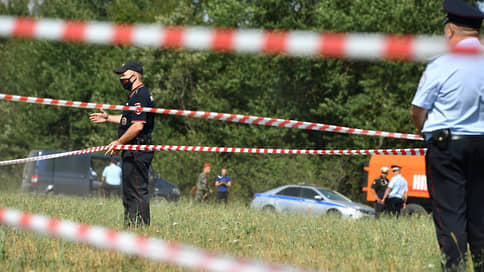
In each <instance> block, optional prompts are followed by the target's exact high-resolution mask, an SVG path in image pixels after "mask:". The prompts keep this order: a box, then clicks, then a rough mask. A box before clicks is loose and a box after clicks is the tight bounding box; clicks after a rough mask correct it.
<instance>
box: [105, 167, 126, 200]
mask: <svg viewBox="0 0 484 272" xmlns="http://www.w3.org/2000/svg"><path fill="white" fill-rule="evenodd" d="M121 178H122V171H121V167H119V166H118V165H117V164H116V161H115V160H113V159H111V161H110V162H109V165H108V166H106V167H105V168H104V170H103V176H102V178H101V181H102V186H101V187H102V190H103V194H104V195H105V196H111V195H113V194H114V195H116V194H118V193H119V188H120V185H121Z"/></svg>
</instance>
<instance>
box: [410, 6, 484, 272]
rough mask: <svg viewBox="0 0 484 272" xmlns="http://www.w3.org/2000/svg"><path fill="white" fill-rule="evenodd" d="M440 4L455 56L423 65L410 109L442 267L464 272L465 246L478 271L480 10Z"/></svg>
mask: <svg viewBox="0 0 484 272" xmlns="http://www.w3.org/2000/svg"><path fill="white" fill-rule="evenodd" d="M443 7H444V10H445V11H446V12H447V18H446V19H445V21H444V35H445V38H446V40H447V42H448V45H449V47H450V48H451V49H453V51H454V52H456V53H459V54H455V53H454V54H446V55H443V56H440V57H438V58H436V59H435V60H433V61H432V62H430V63H429V64H428V65H427V68H426V70H425V72H424V74H423V75H422V78H421V79H420V83H419V86H418V90H417V92H416V94H415V97H414V98H413V101H412V107H411V114H412V119H413V122H414V124H415V127H416V130H417V132H422V133H423V134H424V135H425V139H426V142H427V147H428V148H427V152H426V155H425V162H426V170H427V183H428V184H427V186H428V188H429V194H430V197H431V198H432V215H433V219H434V225H435V229H436V234H437V240H438V242H439V246H440V249H441V251H442V254H443V257H444V259H443V260H444V262H443V270H445V271H447V270H449V271H464V270H467V268H468V266H467V265H466V264H465V262H466V260H467V259H468V258H467V252H468V247H469V249H470V252H471V254H472V261H473V264H474V271H484V202H483V201H482V198H483V196H484V167H483V162H484V56H483V55H482V53H483V46H482V45H481V43H480V41H479V38H480V37H479V36H480V35H479V33H480V29H481V25H482V21H483V19H484V12H482V11H481V10H479V9H478V8H476V7H475V6H472V5H470V4H468V3H466V2H464V1H461V0H445V1H444V6H443ZM462 52H474V54H462ZM478 52H480V54H475V53H478Z"/></svg>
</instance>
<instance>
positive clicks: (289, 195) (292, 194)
mask: <svg viewBox="0 0 484 272" xmlns="http://www.w3.org/2000/svg"><path fill="white" fill-rule="evenodd" d="M300 192H301V188H300V187H296V186H290V187H286V188H284V189H282V190H281V191H279V192H278V193H277V194H276V196H277V205H278V207H279V209H280V211H283V212H289V213H297V212H299V211H300V210H301V208H300V205H301V204H302V202H303V199H302V198H301V197H300Z"/></svg>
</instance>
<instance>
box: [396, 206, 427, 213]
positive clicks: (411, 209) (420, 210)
mask: <svg viewBox="0 0 484 272" xmlns="http://www.w3.org/2000/svg"><path fill="white" fill-rule="evenodd" d="M402 215H409V216H411V215H418V216H424V215H427V211H426V210H425V208H424V207H422V206H421V205H418V204H408V205H407V207H406V208H405V209H403V210H402Z"/></svg>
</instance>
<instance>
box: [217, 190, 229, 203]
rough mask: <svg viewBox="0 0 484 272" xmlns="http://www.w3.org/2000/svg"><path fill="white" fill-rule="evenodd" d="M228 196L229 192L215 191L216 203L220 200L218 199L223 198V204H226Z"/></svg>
mask: <svg viewBox="0 0 484 272" xmlns="http://www.w3.org/2000/svg"><path fill="white" fill-rule="evenodd" d="M228 198H229V192H217V203H219V202H220V200H222V199H223V200H224V202H225V205H227V200H228Z"/></svg>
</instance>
